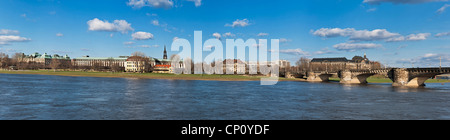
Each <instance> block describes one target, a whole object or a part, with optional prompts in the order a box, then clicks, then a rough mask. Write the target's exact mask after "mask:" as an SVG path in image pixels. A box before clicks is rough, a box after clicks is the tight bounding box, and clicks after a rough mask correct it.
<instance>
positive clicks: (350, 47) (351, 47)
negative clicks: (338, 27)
mask: <svg viewBox="0 0 450 140" xmlns="http://www.w3.org/2000/svg"><path fill="white" fill-rule="evenodd" d="M333 47H334V48H335V49H337V50H340V51H347V52H354V51H358V50H365V49H375V48H381V47H383V46H382V45H380V44H374V43H355V44H352V43H341V44H337V45H334V46H333Z"/></svg>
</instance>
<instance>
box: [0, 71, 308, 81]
mask: <svg viewBox="0 0 450 140" xmlns="http://www.w3.org/2000/svg"><path fill="white" fill-rule="evenodd" d="M0 73H3V74H34V75H57V76H76V77H110V78H142V79H168V80H211V81H259V80H261V78H264V77H262V76H245V75H197V74H188V75H175V74H158V73H112V72H83V71H56V72H55V71H52V70H48V71H47V70H25V71H2V70H0ZM280 80H281V81H301V80H300V79H286V78H280Z"/></svg>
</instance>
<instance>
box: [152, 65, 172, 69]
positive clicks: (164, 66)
mask: <svg viewBox="0 0 450 140" xmlns="http://www.w3.org/2000/svg"><path fill="white" fill-rule="evenodd" d="M155 67H156V68H170V67H172V66H171V65H155Z"/></svg>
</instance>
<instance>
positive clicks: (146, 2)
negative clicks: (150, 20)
mask: <svg viewBox="0 0 450 140" xmlns="http://www.w3.org/2000/svg"><path fill="white" fill-rule="evenodd" d="M127 5H128V6H131V7H133V8H142V7H145V6H148V7H154V8H164V9H169V8H172V7H173V1H172V0H129V1H128V2H127Z"/></svg>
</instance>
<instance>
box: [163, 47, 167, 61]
mask: <svg viewBox="0 0 450 140" xmlns="http://www.w3.org/2000/svg"><path fill="white" fill-rule="evenodd" d="M163 59H167V50H166V45H164V56H163Z"/></svg>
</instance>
